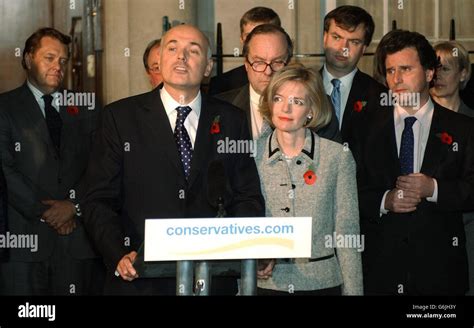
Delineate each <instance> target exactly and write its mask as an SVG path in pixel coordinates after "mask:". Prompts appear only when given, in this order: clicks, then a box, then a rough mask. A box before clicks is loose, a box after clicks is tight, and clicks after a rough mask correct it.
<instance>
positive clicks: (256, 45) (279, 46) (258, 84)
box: [245, 33, 288, 95]
mask: <svg viewBox="0 0 474 328" xmlns="http://www.w3.org/2000/svg"><path fill="white" fill-rule="evenodd" d="M287 50H288V48H287V43H286V40H285V37H284V36H283V35H282V34H281V33H268V34H257V35H255V36H254V37H252V40H251V41H250V43H249V53H248V56H247V60H246V61H245V69H246V70H247V76H248V79H249V82H250V84H251V85H252V88H253V89H254V90H255V91H256V92H257V93H258V94H260V95H261V94H262V93H263V90H264V89H265V88H266V87H267V85H268V83H269V82H270V79H271V77H272V75H273V73H274V72H273V71H272V69H271V68H270V66H267V68H266V69H265V71H263V72H255V71H254V70H253V69H252V66H251V65H250V64H251V63H255V62H265V63H267V64H270V63H272V62H282V61H283V62H286V61H287V56H288V54H287Z"/></svg>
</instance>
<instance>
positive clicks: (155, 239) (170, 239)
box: [144, 217, 312, 262]
mask: <svg viewBox="0 0 474 328" xmlns="http://www.w3.org/2000/svg"><path fill="white" fill-rule="evenodd" d="M311 236H312V219H311V217H268V218H196V219H147V220H146V221H145V246H144V251H145V256H144V260H145V262H148V261H183V260H224V259H259V258H298V257H302V258H309V257H311Z"/></svg>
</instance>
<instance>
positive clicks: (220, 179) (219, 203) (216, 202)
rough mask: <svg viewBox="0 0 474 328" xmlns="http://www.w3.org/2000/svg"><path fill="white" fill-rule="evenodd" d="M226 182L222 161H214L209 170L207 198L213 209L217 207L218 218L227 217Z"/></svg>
mask: <svg viewBox="0 0 474 328" xmlns="http://www.w3.org/2000/svg"><path fill="white" fill-rule="evenodd" d="M226 182H227V178H226V174H225V168H224V164H223V163H222V160H213V161H212V162H211V163H209V167H208V170H207V198H208V201H209V203H210V204H211V206H212V207H217V217H218V218H223V217H224V216H225V215H226V213H225V209H224V203H225V197H224V195H225V190H226Z"/></svg>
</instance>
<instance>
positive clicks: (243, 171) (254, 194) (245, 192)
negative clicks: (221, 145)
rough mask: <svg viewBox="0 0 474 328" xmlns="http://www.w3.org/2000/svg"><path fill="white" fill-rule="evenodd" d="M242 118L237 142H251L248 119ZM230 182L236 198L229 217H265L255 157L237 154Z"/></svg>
mask: <svg viewBox="0 0 474 328" xmlns="http://www.w3.org/2000/svg"><path fill="white" fill-rule="evenodd" d="M242 118H243V119H242V120H241V124H240V134H239V136H238V137H237V139H236V140H249V141H251V140H252V139H251V138H250V133H249V129H248V124H247V119H246V117H245V115H244V114H243V113H242ZM252 142H253V141H252ZM254 144H255V142H254ZM230 181H231V186H232V189H233V190H232V191H233V194H234V197H233V202H232V204H231V205H230V208H229V215H230V216H234V217H263V216H265V201H264V199H263V196H262V192H261V190H260V179H259V177H258V172H257V166H256V165H255V160H254V158H253V157H251V156H250V155H249V154H245V153H240V154H235V165H234V166H233V172H232V174H231V175H230Z"/></svg>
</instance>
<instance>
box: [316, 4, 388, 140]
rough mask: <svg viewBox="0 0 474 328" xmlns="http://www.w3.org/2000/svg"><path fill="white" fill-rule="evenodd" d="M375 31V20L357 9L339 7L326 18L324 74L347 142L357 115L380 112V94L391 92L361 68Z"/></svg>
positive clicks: (343, 136)
mask: <svg viewBox="0 0 474 328" xmlns="http://www.w3.org/2000/svg"><path fill="white" fill-rule="evenodd" d="M374 28H375V25H374V21H373V19H372V16H370V14H369V13H367V12H366V11H365V10H364V9H362V8H360V7H356V6H340V7H337V8H336V9H334V10H332V11H331V12H329V13H328V14H327V15H326V17H324V38H323V40H324V53H325V57H326V62H325V64H324V66H323V67H322V68H321V70H320V73H321V75H322V77H323V83H324V88H325V90H326V93H327V94H328V95H329V96H330V97H331V100H332V104H333V107H334V110H335V112H336V117H337V123H338V124H339V129H340V131H341V135H342V139H343V141H344V142H346V141H349V140H348V139H349V136H350V127H351V122H352V117H353V114H354V113H359V114H358V116H360V115H363V114H365V113H366V112H368V111H370V110H371V109H373V108H376V107H377V104H378V103H379V102H380V94H381V93H384V92H386V91H387V90H386V88H385V87H384V86H383V85H381V84H380V83H378V82H377V81H375V80H374V79H373V78H372V77H370V76H369V75H367V74H365V73H364V72H362V71H360V70H359V69H358V68H357V64H358V62H359V60H360V59H361V57H362V56H363V54H364V52H365V50H366V49H367V47H368V46H369V44H370V42H371V41H372V35H373V34H374Z"/></svg>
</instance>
